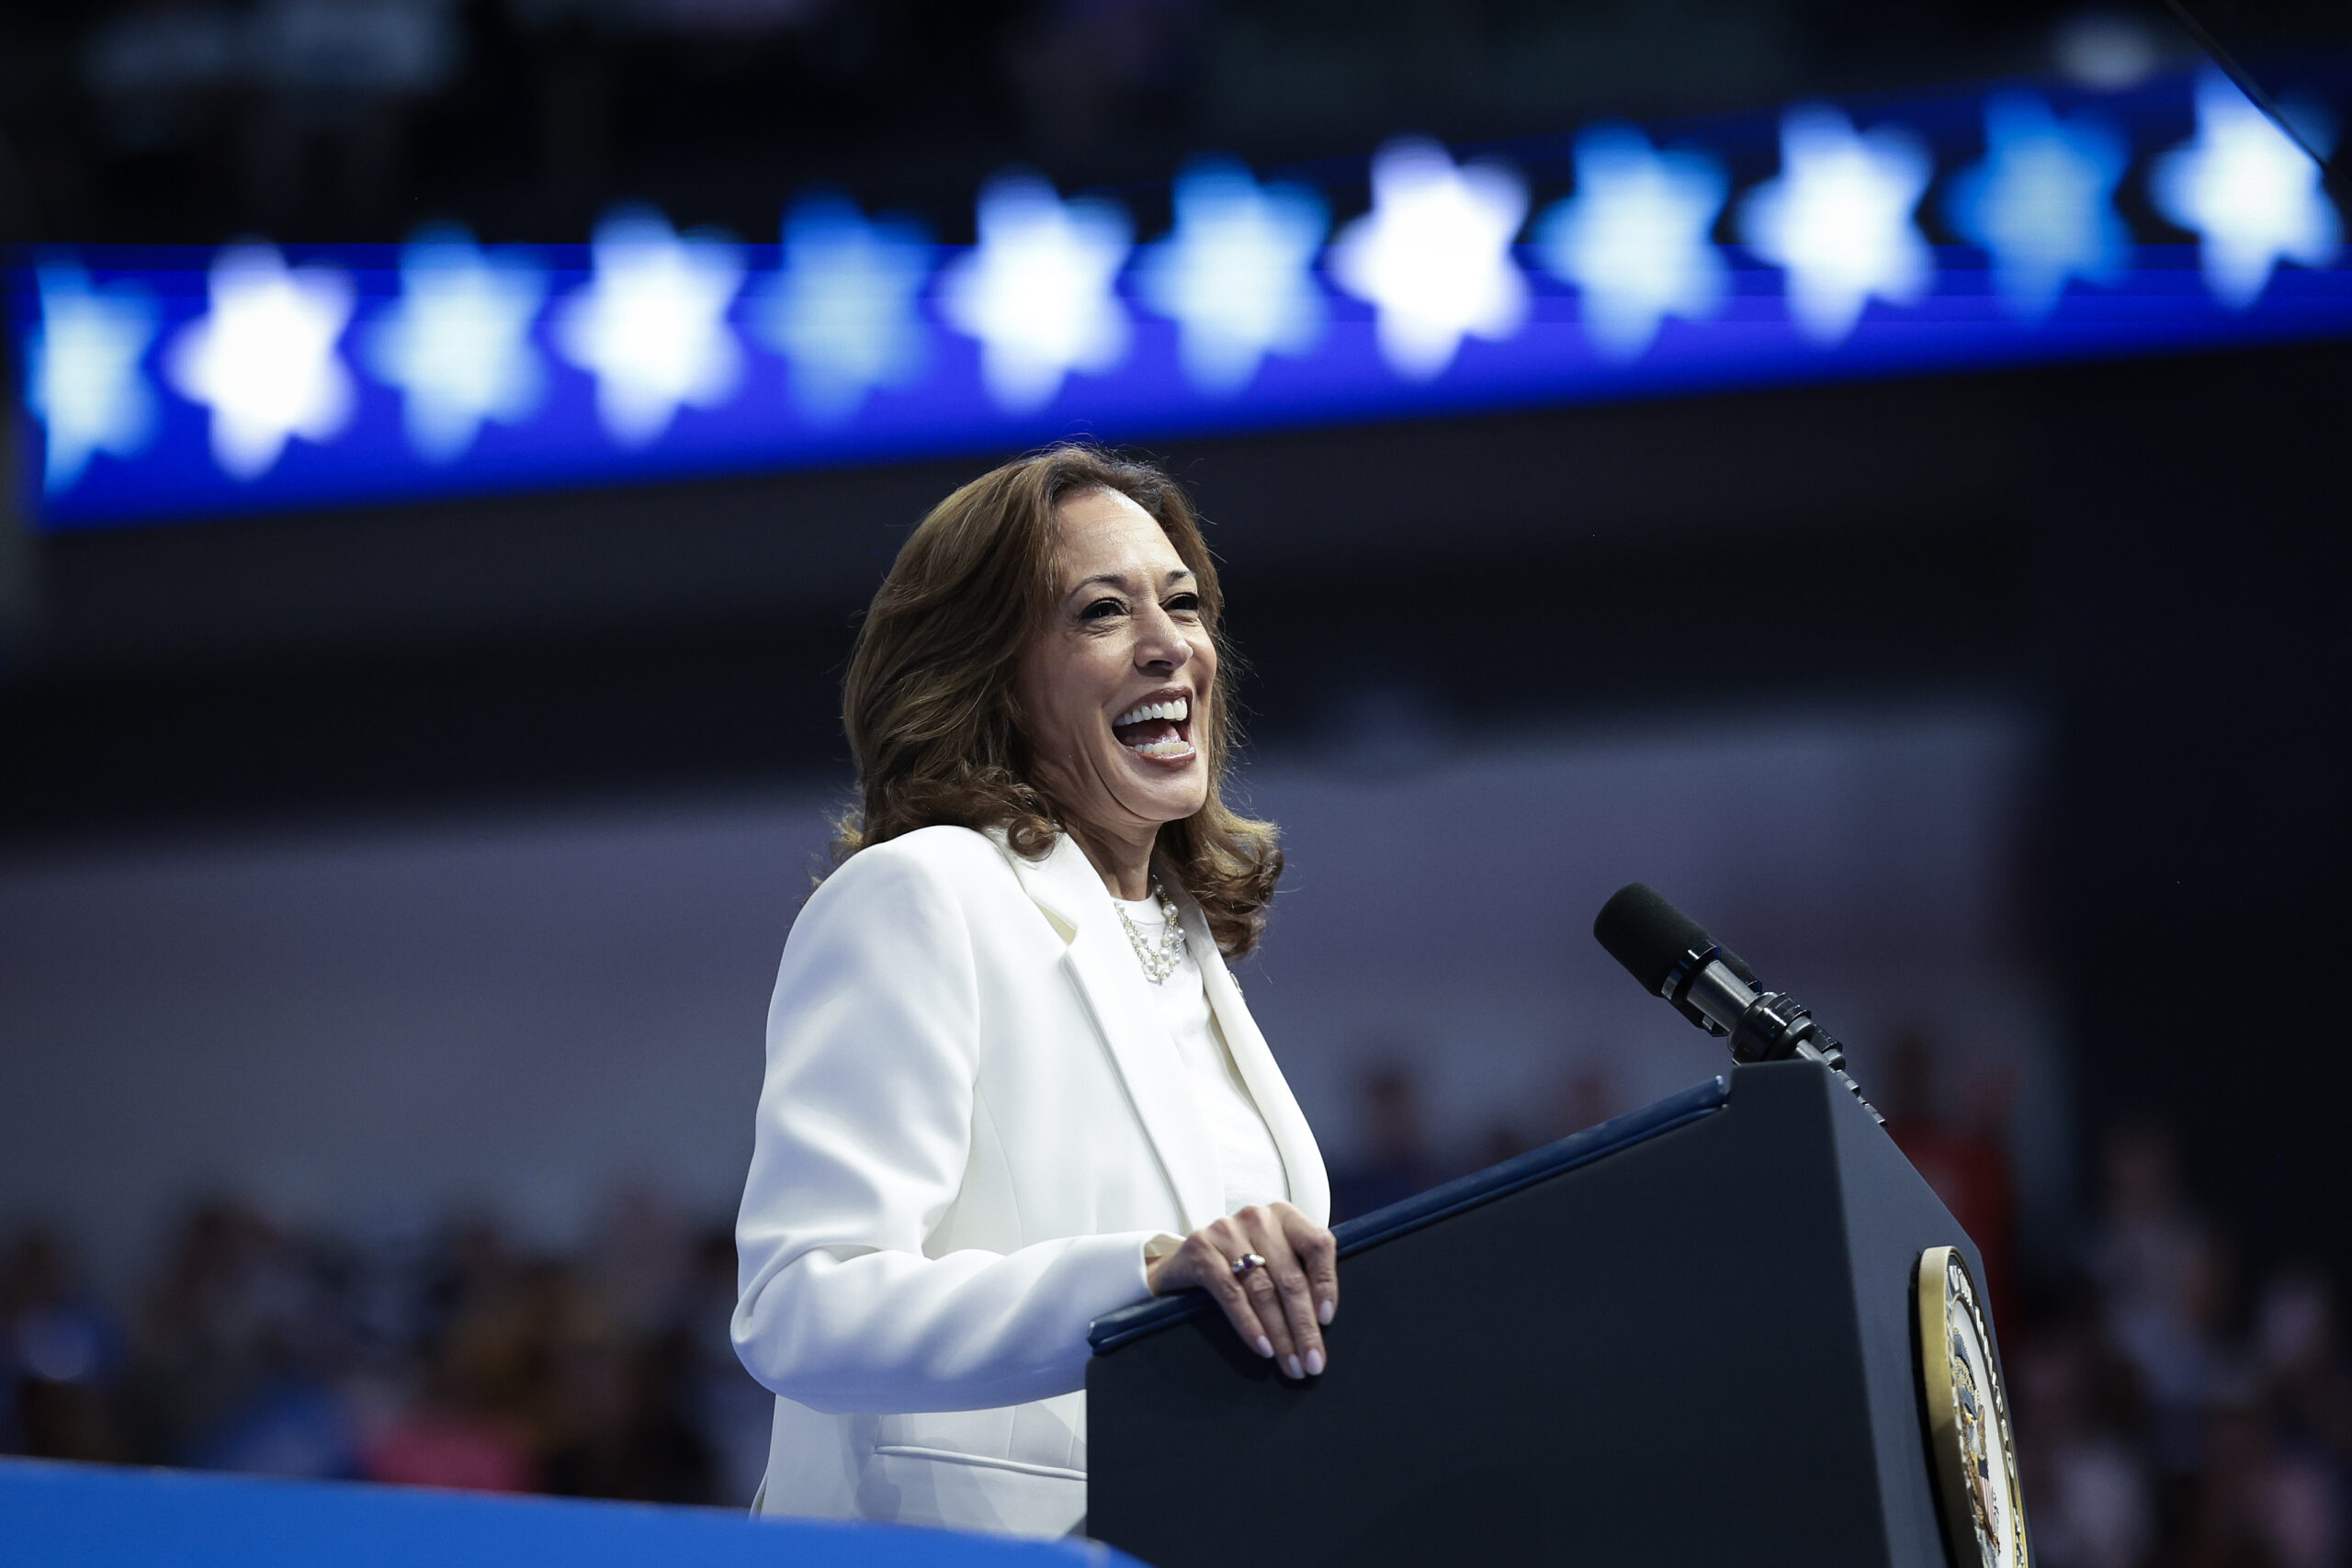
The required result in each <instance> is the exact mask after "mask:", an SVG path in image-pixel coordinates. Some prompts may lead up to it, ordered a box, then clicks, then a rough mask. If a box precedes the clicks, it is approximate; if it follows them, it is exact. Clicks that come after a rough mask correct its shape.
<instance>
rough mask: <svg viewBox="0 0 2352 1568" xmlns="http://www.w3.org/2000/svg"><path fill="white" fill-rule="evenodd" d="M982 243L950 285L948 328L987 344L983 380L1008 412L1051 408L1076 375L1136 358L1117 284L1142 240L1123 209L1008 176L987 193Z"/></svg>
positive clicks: (962, 259) (946, 285) (943, 306)
mask: <svg viewBox="0 0 2352 1568" xmlns="http://www.w3.org/2000/svg"><path fill="white" fill-rule="evenodd" d="M979 231H980V243H979V244H978V246H977V247H975V248H974V249H973V250H972V251H970V252H969V253H967V254H964V255H960V256H958V257H956V259H955V260H954V261H952V262H950V263H949V264H948V265H947V266H946V267H945V268H944V270H943V273H942V276H941V278H940V311H941V314H942V315H944V317H945V318H946V320H947V323H948V325H950V326H952V327H954V328H955V329H956V331H957V332H959V333H963V334H964V335H965V336H967V337H970V338H976V339H978V342H979V344H980V378H981V379H982V381H983V382H985V383H986V385H987V387H988V390H989V396H990V397H991V398H992V399H994V400H995V401H996V404H997V406H998V407H999V408H1001V409H1004V410H1007V411H1008V412H1015V413H1029V412H1035V411H1036V410H1039V409H1042V408H1044V407H1045V406H1046V404H1047V403H1050V402H1052V401H1053V400H1054V399H1055V397H1056V396H1057V394H1058V393H1059V392H1060V391H1061V389H1062V382H1063V381H1064V380H1065V379H1066V378H1068V377H1069V374H1070V372H1072V371H1074V370H1082V371H1088V372H1091V373H1094V374H1097V375H1100V374H1103V373H1104V372H1107V371H1110V370H1113V369H1115V368H1117V367H1118V365H1119V362H1120V361H1121V360H1123V359H1125V357H1126V353H1127V341H1128V335H1129V328H1128V324H1127V314H1126V311H1125V309H1124V308H1123V307H1122V306H1121V305H1120V303H1119V300H1118V297H1117V295H1116V294H1115V293H1114V291H1113V288H1112V286H1113V284H1114V282H1115V281H1116V280H1117V278H1118V276H1119V268H1120V267H1121V266H1122V265H1125V262H1126V259H1127V252H1128V251H1129V250H1130V249H1131V248H1132V247H1133V245H1134V242H1135V227H1134V225H1133V224H1132V223H1131V222H1130V221H1129V220H1128V218H1127V215H1126V212H1125V210H1124V209H1121V208H1120V207H1119V206H1118V205H1117V204H1116V203H1114V202H1110V201H1104V200H1101V199H1099V198H1094V197H1078V198H1075V199H1072V200H1070V201H1064V200H1062V199H1061V197H1059V196H1057V195H1056V194H1055V191H1054V187H1053V186H1050V185H1048V184H1046V181H1045V180H1043V179H1041V178H1039V177H1038V176H1037V175H1029V174H1012V175H998V176H997V177H996V178H995V179H993V180H991V181H989V185H988V187H987V188H986V189H984V190H983V191H981V192H980V205H979Z"/></svg>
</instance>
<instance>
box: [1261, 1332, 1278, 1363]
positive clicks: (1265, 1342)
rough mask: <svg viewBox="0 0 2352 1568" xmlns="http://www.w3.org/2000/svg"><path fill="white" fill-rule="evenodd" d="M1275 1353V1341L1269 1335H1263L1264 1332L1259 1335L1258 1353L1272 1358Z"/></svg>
mask: <svg viewBox="0 0 2352 1568" xmlns="http://www.w3.org/2000/svg"><path fill="white" fill-rule="evenodd" d="M1273 1353H1274V1342H1273V1341H1272V1340H1271V1339H1269V1338H1267V1337H1265V1336H1264V1335H1262V1334H1261V1335H1260V1336H1258V1354H1260V1355H1261V1356H1265V1357H1268V1358H1271V1357H1272V1355H1273Z"/></svg>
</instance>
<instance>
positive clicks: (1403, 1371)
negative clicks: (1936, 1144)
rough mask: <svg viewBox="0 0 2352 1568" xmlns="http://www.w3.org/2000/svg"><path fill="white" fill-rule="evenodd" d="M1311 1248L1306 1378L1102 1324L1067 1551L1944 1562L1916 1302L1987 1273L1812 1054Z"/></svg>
mask: <svg viewBox="0 0 2352 1568" xmlns="http://www.w3.org/2000/svg"><path fill="white" fill-rule="evenodd" d="M1336 1234H1337V1235H1338V1238H1339V1241H1340V1257H1341V1258H1342V1259H1343V1261H1342V1263H1341V1265H1340V1313H1339V1318H1338V1321H1337V1322H1336V1323H1334V1324H1333V1325H1331V1326H1330V1327H1329V1329H1327V1330H1326V1334H1327V1336H1328V1342H1329V1350H1330V1358H1331V1365H1330V1369H1329V1371H1327V1372H1325V1373H1324V1375H1323V1376H1322V1377H1320V1378H1319V1379H1312V1380H1309V1381H1307V1382H1305V1383H1291V1382H1286V1381H1285V1380H1283V1378H1282V1377H1281V1376H1280V1375H1279V1374H1277V1373H1276V1372H1275V1371H1273V1369H1272V1364H1271V1363H1270V1362H1267V1361H1264V1360H1261V1359H1260V1358H1258V1357H1257V1356H1256V1355H1254V1354H1252V1353H1251V1352H1250V1351H1249V1350H1248V1349H1247V1348H1244V1347H1243V1346H1242V1345H1241V1344H1240V1343H1239V1341H1238V1338H1237V1337H1236V1336H1235V1335H1234V1334H1233V1332H1232V1330H1231V1329H1230V1328H1228V1327H1227V1325H1226V1323H1225V1321H1224V1318H1223V1317H1222V1315H1221V1314H1217V1313H1216V1311H1215V1309H1214V1308H1213V1307H1212V1306H1211V1304H1210V1303H1209V1302H1208V1301H1207V1299H1206V1298H1205V1297H1204V1296H1202V1295H1200V1294H1199V1293H1198V1292H1186V1293H1185V1294H1183V1295H1180V1296H1173V1297H1168V1298H1162V1299H1159V1300H1155V1301H1151V1302H1146V1303H1139V1304H1138V1305H1136V1306H1134V1307H1130V1308H1126V1309H1125V1310H1123V1311H1121V1312H1118V1313H1114V1314H1110V1315H1109V1316H1107V1317H1104V1318H1102V1319H1099V1320H1098V1321H1097V1322H1096V1324H1095V1325H1094V1330H1093V1334H1092V1339H1093V1343H1094V1348H1095V1355H1094V1359H1093V1360H1092V1361H1091V1363H1090V1365H1089V1369H1088V1373H1087V1382H1086V1387H1087V1405H1088V1426H1089V1428H1090V1430H1089V1439H1088V1448H1089V1477H1090V1479H1089V1483H1088V1511H1087V1531H1088V1533H1089V1534H1090V1535H1091V1536H1093V1537H1094V1538H1095V1539H1096V1540H1103V1541H1105V1542H1108V1543H1109V1544H1111V1545H1113V1546H1115V1547H1117V1548H1119V1549H1120V1550H1122V1551H1127V1552H1130V1553H1132V1554H1134V1555H1135V1556H1136V1557H1138V1558H1140V1559H1142V1560H1143V1561H1144V1562H1148V1563H1151V1564H1153V1565H1154V1568H1255V1565H1258V1564H1266V1565H1268V1568H1272V1565H1275V1564H1281V1565H1283V1568H1317V1565H1320V1564H1330V1565H1331V1568H1340V1565H1342V1564H1345V1565H1348V1568H1383V1565H1386V1564H1397V1565H1399V1568H1402V1565H1405V1564H1412V1565H1413V1568H1427V1565H1428V1564H1430V1563H1439V1562H1482V1563H1483V1562H1493V1563H1510V1564H1514V1565H1517V1564H1531V1565H1532V1564H1550V1563H1560V1564H1575V1565H1577V1568H1618V1565H1620V1564H1628V1565H1630V1564H1683V1563H1688V1564H1691V1565H1693V1568H1697V1565H1701V1564H1704V1565H1708V1568H1715V1565H1719V1564H1725V1563H1738V1564H1740V1565H1741V1568H1767V1565H1770V1564H1782V1563H1785V1564H1789V1565H1791V1568H1798V1565H1802V1568H1881V1565H1884V1568H1954V1559H1953V1556H1952V1554H1951V1551H1950V1550H1949V1549H1948V1547H1947V1541H1948V1540H1951V1537H1950V1536H1949V1535H1948V1534H1947V1525H1948V1521H1947V1519H1946V1518H1945V1517H1944V1515H1943V1514H1942V1512H1941V1511H1940V1510H1941V1509H1942V1508H1943V1506H1944V1503H1943V1501H1942V1497H1941V1495H1940V1494H1939V1475H1938V1472H1937V1469H1936V1466H1935V1461H1934V1460H1933V1459H1932V1458H1931V1451H1930V1441H1929V1431H1928V1411H1927V1409H1926V1407H1925V1406H1924V1405H1923V1402H1922V1382H1921V1376H1920V1354H1919V1352H1920V1345H1919V1339H1920V1329H1919V1327H1918V1325H1919V1323H1920V1314H1919V1310H1918V1303H1919V1290H1920V1287H1919V1285H1918V1283H1917V1280H1918V1279H1919V1273H1920V1268H1919V1266H1920V1260H1921V1258H1922V1255H1923V1253H1925V1252H1927V1251H1928V1249H1930V1248H1940V1247H1953V1248H1956V1249H1957V1251H1958V1253H1959V1255H1960V1257H1961V1258H1963V1259H1964V1260H1965V1263H1966V1266H1967V1267H1968V1269H1971V1270H1973V1272H1974V1274H1975V1277H1976V1278H1977V1279H1979V1280H1981V1279H1982V1278H1983V1263H1982V1260H1981V1259H1980V1258H1978V1257H1977V1255H1976V1250H1975V1247H1974V1246H1973V1244H1972V1243H1971V1242H1970V1241H1969V1240H1968V1238H1967V1237H1966V1235H1963V1234H1962V1231H1961V1228H1960V1226H1959V1224H1957V1223H1956V1222H1954V1220H1953V1219H1952V1217H1951V1213H1949V1212H1948V1211H1947V1210H1946V1209H1945V1208H1944V1206H1943V1205H1942V1203H1941V1202H1939V1201H1938V1200H1937V1198H1936V1196H1935V1194H1934V1192H1933V1191H1931V1190H1929V1189H1928V1184H1927V1183H1926V1181H1925V1180H1923V1179H1921V1178H1920V1176H1919V1175H1918V1173H1917V1171H1915V1170H1913V1169H1912V1168H1911V1166H1910V1163H1909V1162H1908V1161H1906V1160H1905V1158H1904V1157H1903V1156H1902V1154H1901V1153H1900V1152H1898V1151H1897V1150H1896V1148H1895V1147H1894V1144H1893V1143H1892V1142H1890V1141H1889V1140H1888V1138H1887V1136H1886V1134H1884V1132H1883V1130H1881V1129H1880V1128H1879V1126H1878V1125H1877V1124H1876V1123H1875V1122H1874V1121H1873V1120H1872V1118H1871V1114H1870V1112H1869V1111H1867V1110H1865V1109H1864V1108H1863V1106H1862V1105H1861V1104H1860V1102H1859V1101H1858V1100H1856V1099H1855V1098H1854V1096H1853V1095H1852V1094H1850V1093H1849V1092H1848V1090H1847V1089H1845V1088H1843V1087H1842V1086H1841V1085H1840V1084H1839V1083H1838V1080H1837V1079H1836V1078H1835V1077H1832V1076H1831V1074H1830V1073H1829V1072H1828V1071H1827V1070H1826V1068H1824V1067H1822V1066H1819V1065H1818V1064H1816V1063H1813V1062H1808V1061H1802V1060H1795V1061H1783V1062H1772V1063H1763V1064H1757V1065H1753V1066H1737V1067H1735V1068H1734V1069H1733V1070H1732V1072H1731V1073H1730V1074H1729V1075H1728V1076H1727V1077H1719V1078H1715V1079H1713V1080H1712V1081H1710V1082H1707V1083H1704V1084H1701V1085H1699V1086H1697V1087H1696V1088H1694V1089H1689V1090H1686V1091H1685V1092H1683V1093H1681V1094H1679V1095H1677V1096H1675V1097H1673V1098H1672V1099H1669V1100H1662V1101H1660V1102H1659V1103H1657V1104H1656V1105H1653V1106H1650V1107H1647V1108H1646V1109H1644V1110H1641V1111H1634V1112H1633V1113H1631V1114H1629V1115H1626V1116H1622V1117H1619V1118H1617V1119H1616V1120H1614V1121H1611V1122H1604V1123H1602V1124H1601V1125H1600V1126H1598V1127H1594V1128H1591V1129H1589V1130H1588V1131H1586V1132H1582V1133H1578V1134H1575V1135H1573V1136H1571V1137H1568V1138H1565V1139H1562V1140H1561V1141H1560V1142H1558V1143H1556V1144H1553V1145H1548V1146H1547V1147H1544V1148H1542V1149H1537V1150H1535V1151H1533V1152H1532V1153H1530V1154H1527V1155H1523V1156H1520V1157H1519V1158H1517V1159H1514V1160H1510V1161H1507V1162H1506V1163H1504V1164H1502V1165H1499V1166H1496V1167H1494V1168H1491V1169H1488V1170H1486V1171H1481V1172H1479V1173H1477V1174H1476V1175H1474V1176H1469V1177H1465V1178H1464V1179H1461V1180H1460V1181H1456V1182H1453V1183H1452V1184H1450V1185H1448V1186H1445V1187H1441V1188H1438V1189H1435V1190H1431V1191H1430V1192H1425V1193H1423V1194H1421V1195H1420V1196H1419V1197H1417V1198H1414V1199H1411V1200H1408V1201H1406V1202H1404V1203H1400V1204H1397V1205H1396V1206H1394V1207H1392V1208H1389V1209H1385V1210H1383V1211H1381V1212H1380V1213H1374V1214H1368V1215H1365V1216H1363V1218H1360V1219H1356V1220H1352V1221H1350V1222H1348V1223H1347V1224H1342V1225H1340V1226H1339V1227H1337V1232H1336ZM1939 1256H1940V1255H1939ZM1936 1278H1937V1280H1938V1281H1939V1283H1940V1280H1941V1278H1942V1276H1941V1273H1940V1271H1939V1272H1938V1273H1937V1275H1936ZM1941 1339H1942V1335H1941V1333H1940V1331H1939V1332H1938V1333H1937V1335H1936V1342H1934V1343H1933V1344H1931V1347H1930V1348H1931V1351H1932V1352H1935V1353H1940V1352H1941V1351H1942V1349H1943V1345H1942V1343H1941ZM1996 1398H1997V1396H1996ZM1969 1408H1970V1409H1971V1410H1972V1411H1973V1410H1974V1409H1975V1406H1974V1405H1973V1404H1972V1405H1970V1407H1969ZM2002 1419H2003V1421H2004V1423H2005V1422H2006V1414H2005V1412H2004V1413H2002ZM1995 1462H1996V1463H1997V1462H1998V1461H1997V1460H1996V1461H1995ZM1962 1529H1966V1525H1965V1523H1964V1522H1963V1524H1962ZM1971 1559H1973V1553H1971V1554H1970V1558H1969V1559H1962V1562H1961V1563H1960V1564H1959V1568H1977V1564H1976V1562H1974V1561H1973V1560H1971ZM1988 1561H1989V1559H1988Z"/></svg>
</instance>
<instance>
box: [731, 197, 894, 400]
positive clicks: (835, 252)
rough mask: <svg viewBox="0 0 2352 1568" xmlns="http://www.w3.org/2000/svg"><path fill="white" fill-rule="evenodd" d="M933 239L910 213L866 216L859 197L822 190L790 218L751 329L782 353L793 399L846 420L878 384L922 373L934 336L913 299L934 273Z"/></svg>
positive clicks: (886, 384) (891, 384) (759, 291)
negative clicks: (778, 264)
mask: <svg viewBox="0 0 2352 1568" xmlns="http://www.w3.org/2000/svg"><path fill="white" fill-rule="evenodd" d="M932 253H933V247H932V243H931V238H930V236H929V235H928V234H927V233H926V232H925V231H924V230H923V228H922V225H921V224H920V223H917V222H915V221H914V220H911V219H899V218H877V219H875V220H873V221H871V222H868V221H867V220H866V218H865V214H864V213H862V212H860V211H859V210H858V209H857V206H856V204H855V203H854V202H852V201H850V200H848V199H846V198H845V197H837V196H818V197H807V198H804V199H803V200H801V201H798V202H797V203H795V204H794V205H793V207H792V209H791V210H790V211H788V212H786V214H785V217H784V253H783V255H784V259H783V265H782V266H781V267H780V268H779V269H778V270H777V272H776V273H775V276H773V277H770V278H769V279H767V280H766V281H765V282H764V283H763V284H762V285H760V286H759V288H758V289H757V291H756V295H755V299H754V301H753V304H752V331H753V332H754V333H756V334H757V335H758V336H759V339H760V341H761V342H763V343H764V344H767V345H768V346H769V347H770V348H773V349H774V350H775V352H776V353H778V354H780V355H783V356H784V359H785V363H786V373H787V375H788V376H789V378H790V381H791V387H792V398H793V402H794V403H795V405H797V407H798V408H799V410H800V412H802V413H803V414H805V415H807V416H808V418H809V419H810V420H811V421H813V422H815V423H820V424H839V423H842V421H844V420H846V419H849V418H850V417H852V416H853V415H854V414H855V413H856V412H857V411H858V410H859V408H860V407H862V406H863V405H864V404H865V399H866V395H867V394H868V393H870V392H871V391H873V390H874V389H876V388H878V387H899V386H904V385H906V384H907V383H908V382H910V381H911V380H913V379H914V378H915V377H917V376H918V375H920V374H921V373H922V367H923V364H924V362H925V359H926V358H927V352H926V351H927V346H928V345H927V341H926V333H925V332H924V328H923V322H922V317H921V316H920V315H919V314H918V313H917V310H916V302H917V300H918V299H921V298H922V287H923V284H924V283H925V282H927V281H928V280H929V279H930V277H931V263H932Z"/></svg>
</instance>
